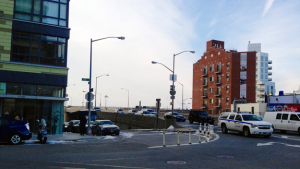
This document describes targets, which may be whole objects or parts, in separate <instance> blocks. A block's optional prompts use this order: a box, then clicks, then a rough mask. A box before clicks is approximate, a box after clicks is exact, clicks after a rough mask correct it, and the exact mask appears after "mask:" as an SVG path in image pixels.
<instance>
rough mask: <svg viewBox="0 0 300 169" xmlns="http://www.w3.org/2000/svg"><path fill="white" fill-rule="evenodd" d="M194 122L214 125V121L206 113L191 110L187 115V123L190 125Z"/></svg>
mask: <svg viewBox="0 0 300 169" xmlns="http://www.w3.org/2000/svg"><path fill="white" fill-rule="evenodd" d="M194 121H196V122H199V123H201V124H202V125H204V123H209V124H212V125H213V124H214V122H215V119H214V118H213V117H211V116H208V115H207V113H206V111H201V110H191V111H190V114H189V122H190V124H193V123H194Z"/></svg>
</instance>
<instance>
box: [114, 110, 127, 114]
mask: <svg viewBox="0 0 300 169" xmlns="http://www.w3.org/2000/svg"><path fill="white" fill-rule="evenodd" d="M115 113H121V114H125V112H124V110H123V109H115Z"/></svg>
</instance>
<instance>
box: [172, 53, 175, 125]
mask: <svg viewBox="0 0 300 169" xmlns="http://www.w3.org/2000/svg"><path fill="white" fill-rule="evenodd" d="M174 72H175V54H174V55H173V77H172V83H173V84H172V85H173V87H174V90H175V86H174ZM174 97H175V96H174V95H172V123H173V118H174V117H173V113H174Z"/></svg>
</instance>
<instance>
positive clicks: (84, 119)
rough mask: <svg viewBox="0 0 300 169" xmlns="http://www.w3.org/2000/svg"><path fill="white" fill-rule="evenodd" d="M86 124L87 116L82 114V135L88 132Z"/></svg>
mask: <svg viewBox="0 0 300 169" xmlns="http://www.w3.org/2000/svg"><path fill="white" fill-rule="evenodd" d="M85 124H86V118H85V116H84V115H82V116H81V119H80V124H79V129H80V135H81V136H84V134H85V132H86V128H85Z"/></svg>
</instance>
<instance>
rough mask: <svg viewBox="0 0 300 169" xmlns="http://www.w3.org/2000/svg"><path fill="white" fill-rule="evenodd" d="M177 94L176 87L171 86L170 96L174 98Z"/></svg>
mask: <svg viewBox="0 0 300 169" xmlns="http://www.w3.org/2000/svg"><path fill="white" fill-rule="evenodd" d="M175 94H176V91H175V86H174V85H170V95H172V96H174V95H175Z"/></svg>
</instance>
